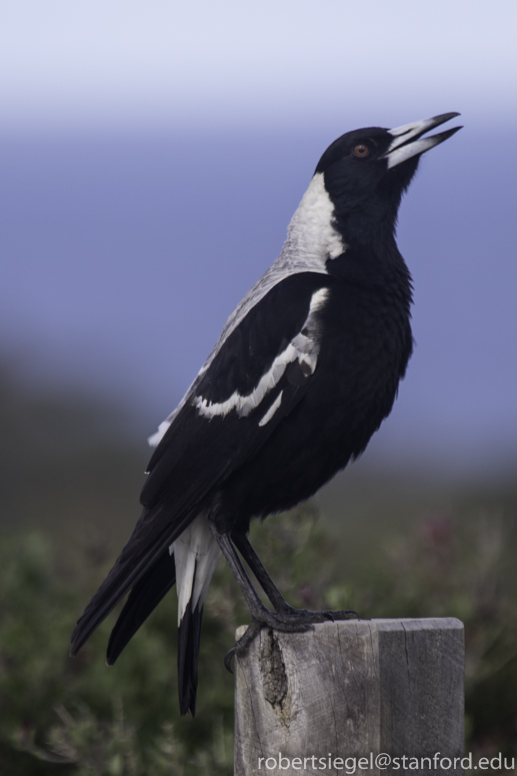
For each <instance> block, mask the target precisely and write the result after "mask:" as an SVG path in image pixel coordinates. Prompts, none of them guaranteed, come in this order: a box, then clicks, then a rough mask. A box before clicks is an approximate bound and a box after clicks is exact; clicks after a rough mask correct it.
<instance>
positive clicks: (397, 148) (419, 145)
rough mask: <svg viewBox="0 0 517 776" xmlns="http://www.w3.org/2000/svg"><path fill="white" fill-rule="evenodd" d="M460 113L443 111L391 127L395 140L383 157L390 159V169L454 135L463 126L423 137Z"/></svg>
mask: <svg viewBox="0 0 517 776" xmlns="http://www.w3.org/2000/svg"><path fill="white" fill-rule="evenodd" d="M459 115H460V114H459V113H442V114H441V115H440V116H434V118H432V119H422V120H421V121H415V122H414V123H413V124H404V126H403V127H396V128H395V129H389V130H388V133H389V134H390V135H392V136H393V141H392V142H391V144H390V147H389V148H388V150H387V151H386V153H385V154H384V156H383V157H382V158H383V159H387V160H388V169H390V167H395V166H396V165H397V164H401V163H402V162H405V161H406V160H407V159H411V157H412V156H417V155H419V154H423V153H424V151H429V149H430V148H434V146H437V145H438V144H439V143H443V141H444V140H447V138H449V137H452V135H454V133H455V132H457V131H458V130H459V129H462V127H453V128H452V129H446V130H445V132H440V133H439V134H437V135H431V136H430V137H422V135H424V134H425V133H426V132H427V131H428V130H430V129H434V127H438V126H440V124H443V123H445V122H446V121H450V119H453V118H454V117H455V116H459Z"/></svg>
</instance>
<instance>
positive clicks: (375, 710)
mask: <svg viewBox="0 0 517 776" xmlns="http://www.w3.org/2000/svg"><path fill="white" fill-rule="evenodd" d="M243 632H244V628H239V630H238V632H237V633H238V635H242V633H243ZM235 662H236V701H235V776H259V775H260V774H282V776H291V775H292V776H294V774H296V776H300V774H311V775H316V774H352V773H353V774H354V776H361V775H362V774H368V776H371V775H372V774H374V775H378V776H381V774H425V776H431V774H433V775H434V774H444V776H445V774H446V776H451V775H452V774H462V773H463V772H464V771H463V768H462V767H461V763H460V758H462V757H463V670H464V647H463V625H462V623H461V622H460V621H459V620H456V619H453V618H443V619H422V620H348V621H342V622H327V623H323V624H321V625H315V627H314V630H313V631H308V632H306V633H289V634H288V633H280V632H278V631H272V630H267V629H264V630H262V631H261V633H260V634H259V636H258V637H257V638H256V639H255V640H254V641H253V642H252V643H251V644H250V646H249V647H248V650H247V651H246V653H245V654H244V655H243V656H242V657H240V658H238V659H237V660H236V661H235ZM382 754H384V755H386V756H387V757H389V758H392V759H391V762H388V760H387V759H384V761H383V760H376V759H375V758H376V757H377V755H382ZM404 756H405V757H406V758H407V759H406V761H404V760H403V759H402V758H403V757H404ZM397 757H398V758H400V761H399V763H398V764H397V762H396V761H395V760H394V759H393V758H397ZM424 757H426V758H430V759H429V761H428V760H427V759H426V760H424V761H423V762H422V761H421V758H424ZM361 758H365V759H363V760H362V762H361ZM411 758H418V759H419V762H418V767H415V765H417V762H416V760H414V759H413V760H411ZM444 758H445V759H444ZM455 758H456V761H455ZM449 761H450V762H449ZM404 766H405V767H404Z"/></svg>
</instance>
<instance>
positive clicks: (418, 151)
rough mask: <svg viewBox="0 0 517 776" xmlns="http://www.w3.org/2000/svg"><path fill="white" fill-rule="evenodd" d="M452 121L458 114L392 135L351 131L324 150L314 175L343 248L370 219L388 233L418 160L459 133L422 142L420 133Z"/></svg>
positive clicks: (377, 130)
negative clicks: (320, 183) (322, 187)
mask: <svg viewBox="0 0 517 776" xmlns="http://www.w3.org/2000/svg"><path fill="white" fill-rule="evenodd" d="M455 116H459V113H443V114H441V115H440V116H435V117H434V118H431V119H423V120H421V121H415V122H414V123H412V124H405V125H404V126H401V127H396V128H395V129H383V128H382V127H367V128H365V129H356V130H354V131H353V132H347V133H346V134H345V135H342V136H341V137H340V138H338V139H337V140H335V141H334V143H332V145H330V146H329V147H328V148H327V150H326V151H325V153H324V154H323V156H322V157H321V159H320V161H319V163H318V166H317V167H316V171H315V174H317V173H323V176H324V181H325V189H326V190H327V192H328V194H329V196H330V199H331V200H332V203H333V205H334V216H335V223H336V225H337V226H338V228H340V231H342V233H343V236H344V238H345V240H346V241H347V242H349V241H350V240H351V239H352V240H353V238H354V234H353V232H354V231H356V230H358V231H360V230H363V231H364V229H365V227H366V226H367V225H368V224H367V223H366V221H369V222H370V224H371V223H372V219H373V221H374V222H375V223H376V224H377V225H381V224H384V225H385V226H386V227H387V228H388V230H391V231H392V232H393V230H394V227H395V222H396V217H397V211H398V207H399V204H400V200H401V197H402V194H403V193H404V191H405V190H406V189H407V187H408V186H409V184H410V182H411V179H412V178H413V176H414V174H415V172H416V169H417V167H418V162H419V160H420V157H421V155H422V154H423V153H425V151H428V150H429V149H430V148H434V146H436V145H438V144H439V143H442V142H443V141H444V140H447V139H448V138H449V137H451V136H452V135H454V133H455V132H457V131H458V130H459V129H461V127H454V128H452V129H448V130H445V132H440V133H438V134H435V135H431V136H427V137H424V135H425V133H426V132H428V131H429V130H430V129H433V128H434V127H437V126H439V125H440V124H443V123H444V122H446V121H449V120H450V119H452V118H454V117H455ZM365 220H366V221H365Z"/></svg>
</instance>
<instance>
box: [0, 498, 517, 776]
mask: <svg viewBox="0 0 517 776" xmlns="http://www.w3.org/2000/svg"><path fill="white" fill-rule="evenodd" d="M252 540H253V542H254V544H255V546H256V548H257V550H258V552H259V554H261V555H263V557H264V559H265V560H266V563H267V565H268V568H270V569H271V572H272V575H273V576H274V578H275V580H276V581H277V582H278V584H279V586H280V588H281V589H282V590H283V591H284V592H285V594H286V597H287V598H288V599H289V600H290V601H291V602H292V603H293V604H295V605H297V606H307V607H310V608H320V607H326V608H327V607H332V608H354V609H356V610H358V611H359V612H360V613H361V614H362V615H363V616H365V617H413V616H414V617H430V616H456V617H459V618H460V619H462V620H463V621H464V623H465V628H466V647H467V695H466V704H467V736H468V741H467V743H468V747H469V748H471V749H473V750H474V751H475V753H476V754H477V755H478V756H487V755H490V754H492V753H496V752H498V751H500V750H502V751H503V752H507V753H515V751H516V750H517V745H516V731H517V611H516V607H515V605H514V604H513V603H512V602H510V601H509V600H508V599H507V598H505V596H504V595H503V594H502V592H501V590H500V589H499V566H500V555H501V549H502V546H503V544H504V536H503V535H502V529H501V525H500V524H499V523H498V521H497V520H495V519H491V518H488V517H486V516H485V517H483V516H482V517H480V518H478V519H474V520H472V521H470V522H466V521H463V520H462V521H461V522H460V521H458V520H455V519H454V518H453V517H451V516H449V515H431V516H427V517H425V518H423V519H422V520H421V521H419V523H418V524H417V525H416V527H415V530H414V531H413V532H412V533H411V534H410V535H406V536H400V537H399V538H398V539H397V540H396V541H394V542H393V543H392V544H391V545H390V546H389V547H387V548H386V551H385V556H384V560H383V562H382V563H376V564H375V566H373V567H369V566H368V564H367V562H366V563H365V566H364V567H363V570H362V572H361V574H360V575H356V576H355V577H354V578H353V579H348V580H347V581H346V582H345V581H343V571H342V570H341V569H340V568H339V557H338V556H337V549H336V548H337V546H338V545H337V544H336V542H335V540H334V538H333V537H332V536H331V535H330V534H329V533H328V532H327V530H326V529H325V528H324V526H323V525H322V524H321V522H319V521H316V519H315V516H314V514H313V513H312V512H311V510H310V508H299V509H297V510H294V511H293V512H292V513H290V514H289V515H282V516H278V517H273V518H270V519H269V520H268V521H267V523H266V525H264V526H262V527H260V526H254V527H253V531H252ZM63 553H65V555H66V557H63ZM72 559H73V562H71V561H72ZM107 570H108V565H107V562H106V557H105V552H103V551H102V547H101V546H96V545H95V543H91V542H90V544H86V543H84V542H83V543H82V544H80V543H79V542H76V544H75V545H74V546H72V545H70V547H68V548H67V547H65V546H63V545H62V544H59V545H58V544H56V543H54V544H53V543H51V541H50V540H49V539H48V538H46V537H45V536H44V535H42V534H38V533H31V534H28V535H24V536H19V537H17V538H13V539H11V540H9V541H7V540H5V541H3V542H2V543H1V544H0V729H1V731H2V744H1V746H0V772H1V773H2V774H3V773H6V774H9V776H18V774H20V775H21V774H23V776H33V775H34V776H37V775H38V774H50V773H52V774H59V773H64V774H65V773H71V774H74V776H126V775H127V776H133V775H134V776H144V774H148V775H149V776H160V775H161V774H164V775H165V774H171V775H172V776H179V775H180V774H181V776H190V775H191V774H201V773H202V774H208V773H210V774H211V776H218V775H219V774H220V775H221V776H223V775H227V776H229V775H230V774H231V773H232V772H233V766H232V760H233V681H232V678H231V677H230V676H229V675H228V674H227V672H226V671H225V669H224V666H223V656H224V653H225V651H226V650H227V649H228V647H229V646H230V645H231V644H232V643H233V639H234V632H235V628H236V626H237V625H238V624H241V623H242V622H247V621H249V615H248V613H247V610H246V609H245V607H244V605H243V602H242V599H241V596H240V593H239V591H238V588H237V585H236V584H235V583H234V581H233V579H232V577H231V574H230V572H229V570H228V569H227V568H226V566H225V565H224V564H223V563H221V564H220V565H219V567H218V569H217V570H216V573H215V575H214V580H213V584H212V585H211V588H210V591H209V595H208V598H207V602H206V607H205V618H204V622H203V636H202V647H201V655H200V687H199V698H198V715H197V717H196V719H195V720H192V719H190V718H187V719H185V718H180V717H179V713H178V708H177V707H178V703H177V697H176V687H175V684H176V676H175V665H176V655H175V641H176V638H175V620H176V614H175V596H173V595H172V596H168V597H167V598H166V599H165V601H164V602H163V603H162V604H161V605H160V607H159V608H158V609H157V610H156V612H155V613H154V614H153V615H152V617H151V618H150V619H149V621H148V622H147V623H146V624H145V625H144V627H143V628H142V629H141V630H140V631H139V633H138V634H137V636H136V637H135V638H134V639H133V640H132V642H131V643H130V644H129V646H128V647H127V649H126V650H125V652H124V653H123V655H122V656H121V658H120V659H119V661H118V663H117V665H116V666H115V667H114V668H112V669H107V668H106V667H105V665H104V663H103V660H102V655H103V652H104V649H105V645H106V642H107V638H108V634H109V627H110V625H109V624H108V625H106V624H104V625H103V626H101V628H100V629H99V632H97V633H96V634H94V636H93V637H92V639H91V641H90V642H89V643H88V644H87V645H86V646H85V648H84V649H83V650H82V652H81V653H80V654H79V656H78V657H77V658H76V659H75V660H71V659H70V658H69V657H68V655H67V651H68V642H69V638H70V633H71V630H72V627H73V624H74V622H75V620H76V619H77V617H78V616H79V614H80V613H81V611H82V609H83V607H84V605H85V604H86V603H87V601H88V599H89V597H90V595H91V594H92V593H93V592H94V589H95V587H96V584H98V583H99V582H100V581H101V580H102V578H103V576H104V574H105V573H106V571H107ZM336 580H337V581H336ZM112 623H113V619H112V618H110V624H112ZM21 753H24V754H21ZM29 755H30V757H29Z"/></svg>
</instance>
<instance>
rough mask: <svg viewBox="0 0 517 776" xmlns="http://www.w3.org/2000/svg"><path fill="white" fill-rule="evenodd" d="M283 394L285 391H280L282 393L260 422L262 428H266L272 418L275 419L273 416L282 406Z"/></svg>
mask: <svg viewBox="0 0 517 776" xmlns="http://www.w3.org/2000/svg"><path fill="white" fill-rule="evenodd" d="M282 394H283V391H280V393H279V394H278V396H277V397H276V399H275V401H274V402H273V404H272V405H271V407H270V408H269V409H268V411H267V412H266V414H265V415H264V417H263V418H262V420H261V421H260V423H259V426H260V427H262V426H265V425H266V423H269V421H270V420H271V418H272V417H273V415H274V414H275V412H276V411H277V409H278V408H279V407H280V405H281V404H282Z"/></svg>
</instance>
